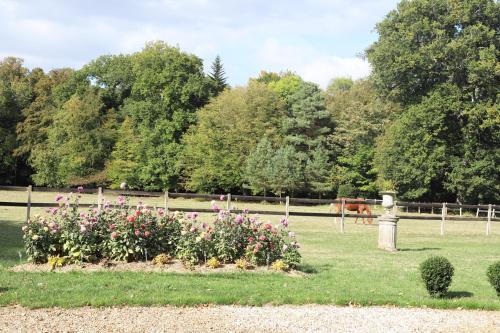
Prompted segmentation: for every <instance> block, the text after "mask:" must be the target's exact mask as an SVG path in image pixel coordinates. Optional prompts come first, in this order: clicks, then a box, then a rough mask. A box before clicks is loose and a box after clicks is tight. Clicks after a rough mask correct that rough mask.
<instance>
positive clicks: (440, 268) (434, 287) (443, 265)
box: [419, 256, 454, 297]
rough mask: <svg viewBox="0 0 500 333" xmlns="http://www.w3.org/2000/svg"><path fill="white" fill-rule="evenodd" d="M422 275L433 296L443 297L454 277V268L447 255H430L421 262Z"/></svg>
mask: <svg viewBox="0 0 500 333" xmlns="http://www.w3.org/2000/svg"><path fill="white" fill-rule="evenodd" d="M419 269H420V275H421V277H422V280H423V281H424V284H425V288H427V291H428V292H429V295H431V297H443V296H444V295H446V292H447V291H448V287H449V286H450V284H451V280H452V278H453V273H454V268H453V265H452V264H451V262H450V261H449V260H448V259H446V258H445V257H440V256H434V257H430V258H428V259H427V260H425V261H424V262H422V263H421V264H420V267H419Z"/></svg>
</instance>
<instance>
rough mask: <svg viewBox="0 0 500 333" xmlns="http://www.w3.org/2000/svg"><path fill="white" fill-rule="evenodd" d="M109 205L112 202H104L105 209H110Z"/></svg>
mask: <svg viewBox="0 0 500 333" xmlns="http://www.w3.org/2000/svg"><path fill="white" fill-rule="evenodd" d="M109 206H111V202H109V201H106V202H105V203H104V209H108V208H109Z"/></svg>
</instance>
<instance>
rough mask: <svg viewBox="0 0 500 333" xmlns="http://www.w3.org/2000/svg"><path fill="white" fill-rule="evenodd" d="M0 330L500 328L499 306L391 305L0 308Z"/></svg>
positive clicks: (199, 330)
mask: <svg viewBox="0 0 500 333" xmlns="http://www.w3.org/2000/svg"><path fill="white" fill-rule="evenodd" d="M0 331H1V332H98V331H100V332H166V331H169V332H384V333H386V332H398V333H402V332H488V333H494V332H500V311H496V312H492V311H466V310H432V309H415V308H413V309H409V308H391V307H337V306H329V305H304V306H264V307H243V306H202V307H186V308H176V307H170V306H168V307H122V308H117V307H115V308H90V307H85V308H77V309H60V308H49V309H37V310H29V309H26V308H23V307H19V306H11V307H2V308H0Z"/></svg>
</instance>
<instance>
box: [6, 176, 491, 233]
mask: <svg viewBox="0 0 500 333" xmlns="http://www.w3.org/2000/svg"><path fill="white" fill-rule="evenodd" d="M0 190H4V191H23V192H27V194H28V195H27V201H26V202H7V201H0V206H6V207H26V210H27V212H26V216H27V217H26V218H27V219H29V218H30V210H31V208H32V207H54V206H55V204H54V203H45V202H32V200H31V194H32V192H60V193H70V192H76V191H77V190H76V189H71V188H47V187H32V186H28V187H22V186H0ZM80 192H81V193H85V194H97V197H98V198H97V202H96V203H95V204H85V203H84V204H79V206H80V207H96V208H99V209H100V208H101V207H102V204H103V193H107V194H116V195H127V196H148V197H163V198H164V206H165V209H166V210H171V211H182V212H193V211H196V212H201V213H206V212H213V209H207V208H183V207H170V206H169V205H168V201H169V199H170V198H196V199H205V200H217V199H221V196H224V198H223V199H224V200H226V201H227V209H228V210H231V211H232V212H235V213H241V212H242V211H241V210H238V209H231V208H232V207H231V201H232V200H233V201H247V202H252V201H254V202H262V201H266V202H279V203H284V204H285V207H284V208H285V211H284V212H283V211H269V210H250V213H253V214H262V215H282V216H283V215H285V216H286V217H289V216H309V217H334V218H337V217H340V219H341V232H343V231H344V219H345V218H346V217H351V218H368V217H372V218H377V217H379V215H377V214H372V215H367V214H349V213H347V211H346V207H345V205H347V204H350V203H356V204H366V205H379V204H381V202H382V200H377V199H364V200H359V199H310V198H290V197H268V196H247V195H232V194H230V193H228V194H196V193H175V192H173V193H171V192H168V191H165V192H153V191H130V190H109V189H103V188H95V189H93V188H87V189H83V190H82V189H80ZM291 203H295V204H305V205H321V204H330V205H332V204H337V205H339V206H340V212H338V213H331V212H329V213H322V212H300V211H290V204H291ZM404 207H406V209H407V212H408V209H409V208H418V212H419V213H420V212H421V208H431V215H404V214H398V217H399V218H400V219H414V220H434V221H435V220H440V221H441V235H444V224H445V221H447V220H448V221H486V222H487V226H486V234H487V235H489V233H490V232H491V222H500V218H496V215H495V210H497V211H499V210H500V206H499V205H491V204H489V205H484V204H480V205H469V204H457V203H425V202H402V201H396V202H395V207H394V213H395V214H396V213H398V209H401V208H404ZM434 208H438V209H440V210H441V214H433V212H434ZM448 209H455V210H457V209H458V210H459V211H460V214H459V216H457V215H450V214H448ZM462 209H476V210H477V212H476V216H475V217H465V216H462ZM479 212H486V213H487V214H486V217H479Z"/></svg>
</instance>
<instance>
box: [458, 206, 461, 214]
mask: <svg viewBox="0 0 500 333" xmlns="http://www.w3.org/2000/svg"><path fill="white" fill-rule="evenodd" d="M458 211H459V214H460V216H462V206H460V208H459V209H458Z"/></svg>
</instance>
